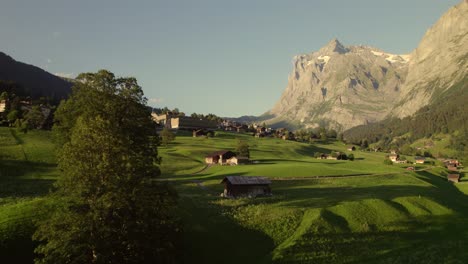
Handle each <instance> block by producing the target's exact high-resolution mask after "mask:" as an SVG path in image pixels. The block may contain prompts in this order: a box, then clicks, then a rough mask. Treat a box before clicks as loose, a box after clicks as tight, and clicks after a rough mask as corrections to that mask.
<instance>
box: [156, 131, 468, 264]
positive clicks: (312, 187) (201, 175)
mask: <svg viewBox="0 0 468 264" xmlns="http://www.w3.org/2000/svg"><path fill="white" fill-rule="evenodd" d="M239 138H240V139H243V140H246V141H248V142H249V145H250V150H251V159H252V160H253V162H254V163H253V164H250V165H238V166H212V167H209V168H206V169H205V170H204V168H205V164H204V157H205V156H206V155H207V154H209V153H210V152H214V151H217V150H234V149H235V146H236V141H237V139H239ZM331 151H342V152H345V153H348V154H349V153H350V152H349V151H347V150H346V146H345V145H344V144H343V143H340V142H331V143H328V144H324V143H320V142H317V143H315V144H307V143H299V142H293V141H283V140H279V139H272V138H254V137H251V136H248V135H240V134H235V133H232V134H229V133H220V134H219V135H218V136H217V137H215V138H192V137H189V136H183V135H179V136H178V137H177V139H176V141H175V142H174V143H173V144H171V145H169V146H168V147H167V148H165V147H162V148H160V154H161V156H162V157H163V165H162V168H163V177H164V178H165V179H167V180H170V181H171V182H173V183H174V185H175V186H176V188H177V189H178V191H179V195H180V202H181V214H182V216H183V217H182V219H183V221H184V227H185V239H184V241H185V245H186V246H185V251H184V252H185V253H184V254H185V255H184V257H185V260H186V262H188V263H466V262H467V261H468V253H466V252H467V251H466V247H467V246H468V229H466V226H467V224H468V196H466V194H468V184H464V183H460V184H457V185H454V184H451V183H448V182H447V181H446V179H445V175H446V174H447V171H446V170H445V169H443V168H437V167H432V166H430V165H418V166H416V170H417V171H416V172H410V171H408V170H406V169H405V167H407V166H410V165H396V164H395V165H391V166H389V165H384V164H383V160H384V158H385V155H386V154H385V153H376V152H361V151H355V152H353V154H354V156H355V158H356V159H355V160H354V161H337V160H317V159H314V158H313V154H314V152H322V153H330V152H331ZM411 166H412V165H411ZM227 175H243V176H267V177H269V178H271V179H272V181H273V183H272V192H273V197H267V198H256V199H235V200H231V199H224V198H220V196H219V194H220V193H221V192H222V191H223V185H222V184H220V182H221V180H222V179H223V177H224V176H227Z"/></svg>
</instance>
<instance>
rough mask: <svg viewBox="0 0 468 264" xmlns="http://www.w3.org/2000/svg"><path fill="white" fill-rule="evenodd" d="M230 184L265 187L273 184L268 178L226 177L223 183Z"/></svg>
mask: <svg viewBox="0 0 468 264" xmlns="http://www.w3.org/2000/svg"><path fill="white" fill-rule="evenodd" d="M226 181H228V182H230V183H231V184H232V185H265V184H271V181H270V179H268V178H266V177H258V176H226V177H224V179H223V180H222V181H221V183H224V182H226Z"/></svg>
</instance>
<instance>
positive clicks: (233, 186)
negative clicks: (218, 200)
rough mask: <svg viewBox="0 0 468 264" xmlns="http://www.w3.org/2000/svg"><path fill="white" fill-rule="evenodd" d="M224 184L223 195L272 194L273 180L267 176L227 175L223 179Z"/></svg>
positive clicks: (252, 195)
mask: <svg viewBox="0 0 468 264" xmlns="http://www.w3.org/2000/svg"><path fill="white" fill-rule="evenodd" d="M221 183H222V184H224V192H223V193H222V194H221V196H223V197H257V196H264V195H271V188H270V184H271V181H270V180H269V179H268V178H265V177H254V176H245V177H244V176H226V177H224V179H223V180H222V181H221Z"/></svg>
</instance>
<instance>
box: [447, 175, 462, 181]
mask: <svg viewBox="0 0 468 264" xmlns="http://www.w3.org/2000/svg"><path fill="white" fill-rule="evenodd" d="M459 178H460V174H448V175H447V179H457V180H458V179H459Z"/></svg>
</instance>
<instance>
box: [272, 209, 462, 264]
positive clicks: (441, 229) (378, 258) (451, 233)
mask: <svg viewBox="0 0 468 264" xmlns="http://www.w3.org/2000/svg"><path fill="white" fill-rule="evenodd" d="M457 222H458V223H460V222H464V223H466V219H461V218H459V217H456V216H451V215H448V216H431V217H419V218H417V219H415V220H414V221H410V222H401V223H395V224H396V225H399V226H400V228H401V229H400V230H403V231H371V232H369V231H364V232H348V231H344V232H334V231H330V230H326V231H325V232H308V233H306V234H305V235H303V236H302V237H301V238H300V241H297V242H296V243H295V244H293V245H292V246H291V247H289V248H287V251H286V252H284V254H283V255H284V257H283V258H281V259H278V260H276V261H275V262H274V263H291V264H293V263H467V260H468V251H466V250H465V249H466V248H465V246H466V242H467V235H468V232H467V230H466V228H465V226H464V225H457V224H455V225H454V223H457ZM306 260H307V261H306Z"/></svg>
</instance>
